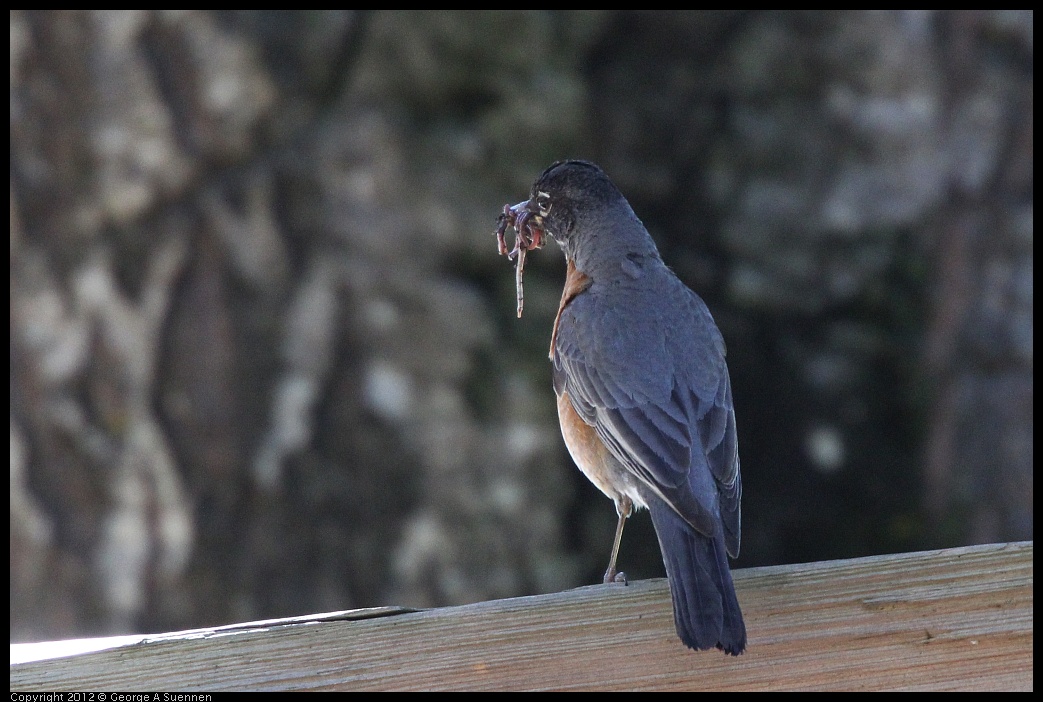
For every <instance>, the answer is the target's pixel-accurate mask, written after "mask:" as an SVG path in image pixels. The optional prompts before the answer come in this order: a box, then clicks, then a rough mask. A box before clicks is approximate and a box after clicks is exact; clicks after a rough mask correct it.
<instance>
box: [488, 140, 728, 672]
mask: <svg viewBox="0 0 1043 702" xmlns="http://www.w3.org/2000/svg"><path fill="white" fill-rule="evenodd" d="M507 225H514V226H515V227H516V228H517V229H518V244H517V246H516V248H515V251H514V252H512V253H513V254H520V256H519V262H518V265H519V287H520V282H521V276H520V273H521V271H520V267H521V266H522V265H523V264H524V253H525V250H526V249H530V248H538V247H539V246H541V245H542V237H543V234H544V233H546V234H549V235H550V236H551V237H552V238H553V239H554V240H555V241H557V242H558V244H559V245H560V246H561V248H562V250H563V251H564V252H565V258H566V261H567V275H566V278H565V290H564V292H563V293H562V296H561V304H560V305H559V307H558V314H557V317H556V318H555V320H554V328H553V331H552V333H551V345H550V358H551V361H552V362H553V364H554V370H553V378H554V392H555V393H556V394H557V397H558V418H559V421H560V424H561V433H562V436H563V437H564V439H565V444H566V446H567V447H568V450H569V453H570V454H571V455H572V458H573V460H574V461H575V462H576V465H577V466H578V467H579V469H580V470H582V471H583V473H585V474H586V476H587V477H588V478H589V479H590V481H591V482H593V483H594V485H596V486H597V487H598V489H600V490H601V491H602V492H603V493H605V495H607V496H608V497H610V498H611V499H612V501H613V502H615V505H616V512H617V514H618V515H619V522H618V524H617V526H616V535H615V541H614V542H613V545H612V552H611V556H610V559H609V565H608V569H607V570H606V572H605V582H611V581H615V580H619V579H621V576H622V574H620V573H618V572H617V571H616V556H617V554H618V552H619V541H620V537H621V536H622V533H623V525H624V524H625V523H626V520H627V518H628V517H629V516H630V514H631V512H632V511H633V509H634V508H635V507H637V508H642V507H644V508H647V509H648V510H649V512H650V513H651V515H652V523H653V525H654V526H655V530H656V534H657V536H658V537H659V546H660V549H661V550H662V554H663V563H664V564H665V565H666V573H667V577H668V578H669V583H670V593H671V595H672V599H673V609H674V623H675V625H676V627H677V634H678V636H679V637H680V638H681V641H682V642H683V643H684V644H685V645H686V646H688V647H689V648H693V649H697V650H704V649H709V648H713V647H716V648H719V649H722V650H723V651H725V652H726V653H730V654H732V655H739V654H740V653H742V652H743V650H744V649H745V648H746V626H745V624H744V623H743V619H742V612H741V611H740V609H739V602H738V600H737V599H736V597H735V587H734V585H733V584H732V577H731V571H730V570H729V569H728V558H727V556H728V555H731V556H732V557H733V558H734V557H736V556H737V555H738V553H739V527H740V510H739V499H740V496H741V493H742V483H741V480H740V476H739V454H738V450H737V442H736V432H735V411H734V409H733V406H732V391H731V382H730V380H729V377H728V367H727V365H726V364H725V359H724V356H725V347H724V340H723V338H722V337H721V333H720V331H718V329H717V326H716V324H714V321H713V318H712V317H711V316H710V311H709V310H708V309H707V307H706V304H705V303H704V302H703V301H702V299H701V298H700V297H699V296H698V295H696V294H695V293H694V292H692V291H691V290H690V289H689V288H688V287H686V286H685V285H684V283H682V282H681V281H680V280H679V279H678V278H677V276H675V275H674V273H673V272H672V271H671V270H670V269H669V268H667V267H666V264H664V263H663V260H662V258H660V256H659V251H658V249H657V248H656V245H655V242H653V241H652V237H651V236H649V234H648V231H647V230H646V229H645V227H644V225H643V224H642V223H641V220H639V219H638V218H637V216H636V215H635V214H634V211H633V210H632V209H631V208H630V204H629V203H628V202H627V200H626V198H625V197H623V194H622V193H621V192H620V191H619V190H618V189H617V188H616V186H615V185H614V184H613V183H612V181H611V180H609V178H608V176H607V175H606V174H605V172H604V171H602V170H601V169H600V168H599V167H598V166H596V165H594V164H593V163H589V162H586V161H560V162H558V163H555V164H553V165H551V166H550V167H549V168H547V170H545V171H544V172H543V173H542V174H541V175H540V177H539V178H537V179H536V182H535V183H534V184H533V186H532V191H531V193H530V197H529V199H528V200H527V201H525V202H521V203H518V204H517V205H514V206H513V207H509V208H504V217H502V218H501V226H500V230H499V232H498V234H499V235H500V237H501V251H502V252H505V247H504V246H503V243H502V234H503V231H504V229H505V228H506V226H507ZM520 293H521V291H520V289H519V314H520V304H521V294H520Z"/></svg>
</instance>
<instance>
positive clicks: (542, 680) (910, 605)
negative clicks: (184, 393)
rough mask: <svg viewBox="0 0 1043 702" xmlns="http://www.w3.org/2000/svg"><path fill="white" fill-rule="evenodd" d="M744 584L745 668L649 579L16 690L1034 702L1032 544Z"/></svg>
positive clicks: (296, 623)
mask: <svg viewBox="0 0 1043 702" xmlns="http://www.w3.org/2000/svg"><path fill="white" fill-rule="evenodd" d="M735 585H736V589H737V591H738V594H739V601H740V602H741V603H742V607H743V611H744V612H745V615H746V623H747V627H748V630H749V649H748V650H747V652H746V654H745V655H743V656H740V657H738V658H733V657H731V656H725V655H723V654H721V653H719V652H717V651H709V652H702V653H695V652H692V651H689V650H688V649H686V648H684V647H683V646H682V645H681V644H680V643H679V642H678V640H677V637H676V636H675V635H674V630H673V619H672V616H671V612H670V597H669V593H668V590H667V584H666V581H665V580H648V581H641V582H634V583H631V584H630V585H628V586H624V585H596V586H590V587H583V588H579V589H576V590H569V591H567V592H559V593H554V594H549V595H537V596H533V597H519V598H514V599H508V600H496V601H490V602H481V603H477V604H471V605H464V606H459V607H446V608H442V609H434V610H427V611H417V612H413V611H408V610H402V609H399V608H384V609H381V610H374V611H369V610H361V611H357V612H354V613H352V612H349V613H339V614H335V615H316V616H315V617H297V618H294V619H292V620H272V621H270V622H264V623H260V624H253V625H238V626H233V627H221V628H218V629H205V630H197V631H194V632H182V633H180V634H169V635H164V636H161V637H152V638H149V639H147V640H145V641H143V642H139V643H134V644H131V645H126V646H122V647H119V648H115V649H112V650H107V651H100V652H96V653H88V654H82V655H77V656H72V657H67V658H58V659H54V660H48V661H40V662H33V663H23V664H17V665H12V666H11V689H12V690H16V691H41V690H46V691H54V690H78V691H131V690H134V691H157V690H168V691H169V690H180V691H218V690H1031V689H1032V542H1022V543H1012V544H994V545H987V546H972V547H966V548H953V549H946V550H941V551H930V552H923V553H905V554H899V555H889V556H873V557H869V558H856V559H851V560H841V561H829V562H824V563H808V564H800V565H785V566H772V567H765V568H748V569H745V570H740V571H736V572H735ZM367 613H368V614H367ZM357 616H368V617H369V618H362V619H359V618H356V617H357Z"/></svg>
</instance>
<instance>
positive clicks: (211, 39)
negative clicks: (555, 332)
mask: <svg viewBox="0 0 1043 702" xmlns="http://www.w3.org/2000/svg"><path fill="white" fill-rule="evenodd" d="M10 20H11V638H12V641H15V640H18V641H25V640H42V639H48V638H61V637H71V636H82V635H100V634H107V633H120V632H131V631H134V632H156V631H163V630H174V629H184V628H189V627H197V626H206V625H216V624H224V623H230V622H234V621H242V620H250V619H259V618H263V617H274V616H287V615H295V614H305V613H309V612H318V611H329V610H335V609H347V608H352V607H364V606H373V605H383V604H401V605H411V606H435V605H445V604H453V603H462V602H468V601H476V600H482V599H488V598H495V597H505V596H512V595H521V594H530V593H536V592H547V591H552V590H558V589H563V588H567V587H571V586H575V585H579V584H584V583H591V582H596V581H597V579H598V574H599V573H600V572H601V570H602V569H603V568H604V563H605V559H606V558H607V555H608V547H609V542H610V539H611V534H612V527H613V525H614V522H615V514H614V512H613V509H612V506H611V503H610V502H609V501H608V500H607V499H605V498H603V497H602V496H601V495H600V494H599V493H597V492H596V490H595V489H594V488H593V487H591V486H590V485H589V484H587V483H586V481H585V479H584V478H583V477H582V475H581V474H580V473H579V472H578V471H577V470H576V469H575V468H574V466H573V465H572V463H571V461H570V460H569V458H568V455H567V453H566V451H565V449H564V447H563V445H562V442H561V439H560V436H559V434H558V429H557V421H556V417H555V410H554V401H553V393H552V390H551V388H550V381H549V377H550V368H549V364H548V362H547V360H546V347H547V341H548V339H549V335H550V327H551V322H552V319H553V314H554V312H555V310H556V304H557V299H558V296H559V294H560V289H561V288H560V286H561V284H562V280H563V278H564V270H563V268H564V267H563V265H562V258H561V255H560V253H559V252H558V251H557V249H556V247H555V246H554V245H553V244H552V245H550V246H548V247H547V248H546V249H545V250H543V251H541V252H539V253H538V254H535V255H533V256H531V257H530V259H529V265H528V268H527V276H526V293H527V300H526V308H525V310H526V313H525V317H524V318H523V319H521V320H517V319H515V317H514V308H515V305H514V299H513V298H514V276H513V270H512V268H511V266H510V265H509V264H508V262H507V261H506V260H504V259H502V258H500V257H498V256H497V255H496V246H495V241H494V238H493V236H492V231H493V228H494V224H495V219H496V216H497V214H498V213H499V211H500V209H501V208H502V205H503V204H504V203H505V202H512V203H513V202H517V201H518V200H521V199H524V197H526V196H527V193H528V187H529V185H530V184H531V182H532V180H533V179H534V178H535V177H536V175H537V174H538V173H539V172H540V171H541V170H542V169H543V168H544V167H545V166H547V165H548V164H549V163H551V162H552V161H554V160H557V159H560V158H565V157H584V158H590V159H593V160H596V161H598V162H599V163H600V164H601V165H602V166H603V167H604V168H605V169H606V170H607V171H608V172H609V174H610V175H611V176H612V177H613V179H614V180H615V181H616V183H617V185H619V186H620V188H621V189H622V190H623V191H624V193H626V194H627V196H628V197H629V199H630V201H631V204H632V205H633V206H634V209H635V210H636V211H637V213H638V215H639V216H640V217H642V219H643V220H644V221H645V223H646V225H647V226H648V227H649V229H650V231H651V232H652V234H653V236H654V237H655V238H656V240H657V241H658V242H659V245H660V250H661V252H662V253H663V256H664V258H665V259H666V260H667V262H668V263H669V264H670V265H671V266H672V267H673V268H674V269H675V270H676V271H677V273H678V275H679V276H681V278H682V279H684V280H685V281H686V282H687V283H688V284H689V285H690V286H691V287H692V288H694V289H695V290H697V291H698V292H699V293H700V294H701V295H702V296H703V297H704V298H705V299H706V300H707V302H708V304H709V305H710V308H711V309H712V310H713V312H714V315H715V317H716V319H717V322H718V324H719V326H720V327H721V329H722V332H723V333H724V336H725V338H726V339H727V342H728V346H729V364H730V367H731V372H732V377H733V385H734V390H735V403H736V408H737V413H738V418H739V441H740V453H741V455H742V461H743V473H744V487H745V495H744V505H743V507H744V510H743V511H744V520H743V526H744V530H743V531H744V533H743V553H742V556H741V558H740V559H739V561H738V563H737V565H738V566H740V567H741V566H745V565H762V564H770V563H784V562H795V561H801V560H817V559H828V558H838V557H847V556H857V555H865V554H870V553H880V552H891V551H904V550H915V549H920V548H930V547H940V546H947V545H958V544H968V543H975V542H987V541H1009V540H1018V539H1031V538H1032V111H1033V99H1032V95H1033V93H1032V65H1033V55H1032V13H1031V12H1021V11H959V12H956V11H908V12H854V11H845V12H766V11H765V12H736V11H712V12H685V13H658V12H656V13H653V12H638V13H633V12H617V11H611V12H610V11H599V12H549V11H533V12H390V11H388V12H375V13H371V14H366V13H359V12H355V11H314V12H305V11H301V12H276V11H234V12H232V11H228V12H218V11H12V12H11V15H10ZM621 565H622V566H623V567H624V568H625V570H626V571H627V572H628V574H629V575H630V577H632V578H634V577H652V576H659V575H661V574H662V570H661V569H662V566H661V563H660V561H659V552H658V546H657V544H656V542H655V538H654V535H653V532H652V529H651V525H650V523H649V522H648V518H647V516H645V515H639V516H638V517H637V518H635V519H633V520H632V523H631V526H630V527H629V528H628V532H627V534H626V537H625V539H624V545H623V553H622V556H621Z"/></svg>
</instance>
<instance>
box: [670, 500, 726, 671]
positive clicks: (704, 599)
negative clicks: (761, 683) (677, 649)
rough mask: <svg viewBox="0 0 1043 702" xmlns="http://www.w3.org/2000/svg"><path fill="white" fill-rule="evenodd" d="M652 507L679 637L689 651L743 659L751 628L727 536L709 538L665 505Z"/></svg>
mask: <svg viewBox="0 0 1043 702" xmlns="http://www.w3.org/2000/svg"><path fill="white" fill-rule="evenodd" d="M649 503H650V504H649V511H650V512H651V513H652V524H654V525H655V530H656V534H657V535H658V536H659V547H660V549H661V550H662V552H663V563H664V564H665V565H666V575H667V578H669V580H670V595H671V597H672V598H673V601H674V624H675V625H676V626H677V635H678V636H679V637H681V641H682V642H683V643H684V644H685V645H686V646H688V647H689V648H693V649H696V650H700V651H702V650H706V649H709V648H719V649H721V650H722V651H724V652H725V653H730V654H731V655H733V656H737V655H739V654H740V653H742V652H743V650H745V648H746V625H745V623H743V620H742V611H741V610H740V609H739V601H738V599H736V597H735V586H734V585H733V584H732V574H731V570H729V568H728V555H727V552H726V550H725V548H724V538H723V536H722V535H720V534H718V535H717V536H716V537H714V538H712V539H711V538H710V537H707V536H703V535H702V534H700V533H698V532H697V531H695V529H693V528H692V527H691V526H690V525H689V524H688V523H687V522H685V521H684V520H683V519H681V517H680V516H679V515H677V514H676V513H675V512H674V511H673V510H672V509H671V508H670V507H669V506H668V505H666V504H665V503H663V502H660V501H658V500H650V501H649Z"/></svg>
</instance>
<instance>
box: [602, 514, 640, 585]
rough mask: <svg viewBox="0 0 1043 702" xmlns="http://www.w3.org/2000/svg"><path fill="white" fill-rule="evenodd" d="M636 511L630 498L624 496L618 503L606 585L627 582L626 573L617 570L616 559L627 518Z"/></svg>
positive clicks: (606, 572)
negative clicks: (617, 519)
mask: <svg viewBox="0 0 1043 702" xmlns="http://www.w3.org/2000/svg"><path fill="white" fill-rule="evenodd" d="M633 511H634V503H633V502H631V501H630V498H629V497H627V496H626V495H623V499H622V500H620V501H619V502H617V503H616V514H618V515H619V522H617V523H616V540H615V541H614V542H613V543H612V555H611V556H610V557H609V559H608V569H606V570H605V582H606V583H623V584H624V585H625V584H626V582H627V576H626V573H623V572H620V571H618V570H616V557H617V556H618V555H619V542H620V541H622V539H623V525H624V524H626V523H627V518H628V517H629V516H630V514H631V512H633Z"/></svg>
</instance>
